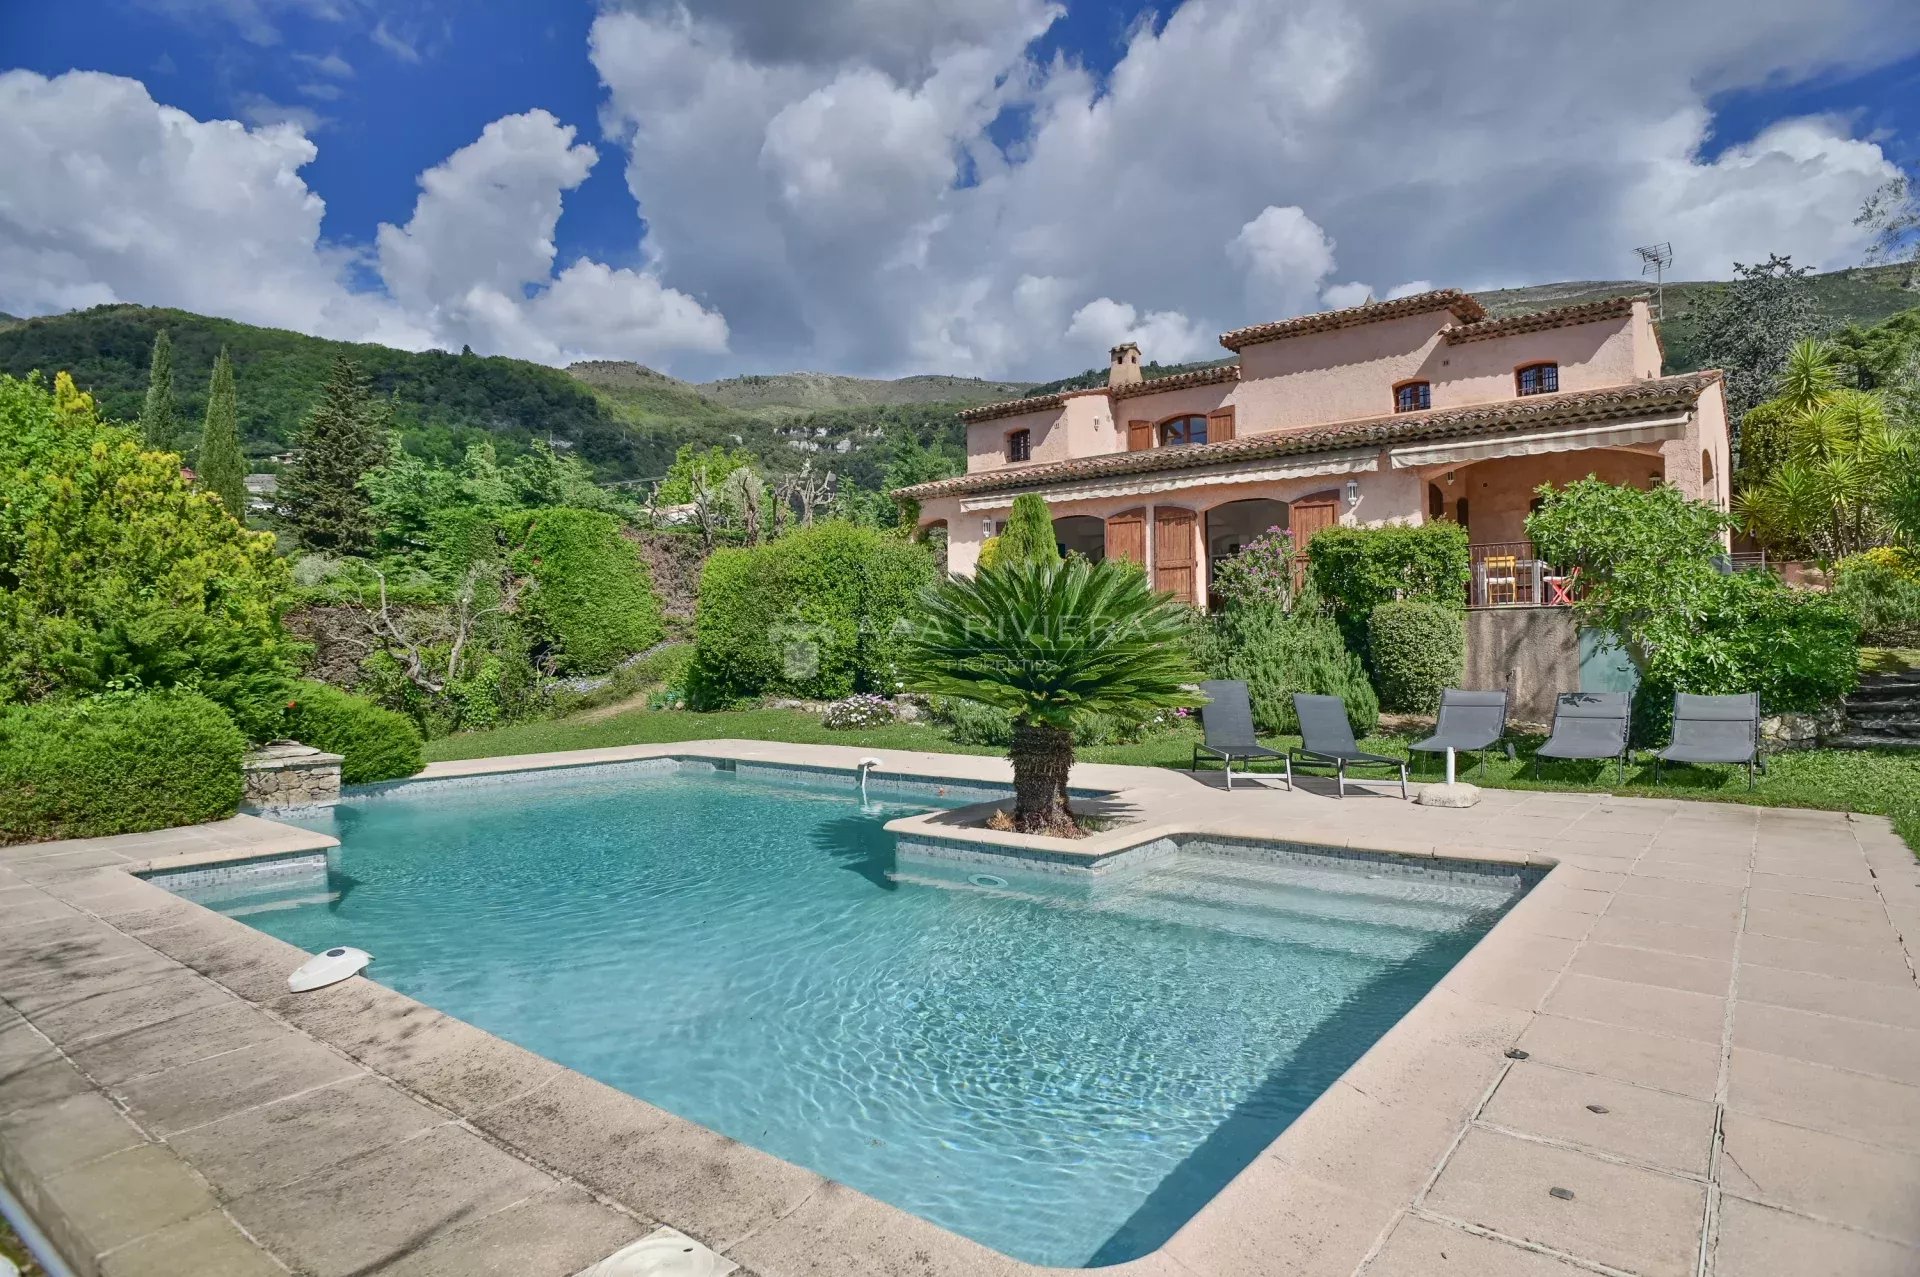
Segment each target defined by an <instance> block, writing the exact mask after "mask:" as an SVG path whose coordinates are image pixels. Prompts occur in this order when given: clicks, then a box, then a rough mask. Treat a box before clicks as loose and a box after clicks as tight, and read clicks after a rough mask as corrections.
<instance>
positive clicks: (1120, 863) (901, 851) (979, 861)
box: [893, 834, 1179, 875]
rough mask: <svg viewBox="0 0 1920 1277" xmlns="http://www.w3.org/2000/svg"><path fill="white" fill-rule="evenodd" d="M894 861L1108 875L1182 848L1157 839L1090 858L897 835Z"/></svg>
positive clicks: (1038, 849)
mask: <svg viewBox="0 0 1920 1277" xmlns="http://www.w3.org/2000/svg"><path fill="white" fill-rule="evenodd" d="M893 849H894V858H895V860H896V861H897V860H899V859H900V858H901V857H903V856H905V857H909V858H913V859H919V860H932V861H946V862H949V863H953V864H964V865H977V866H981V867H983V868H990V867H992V866H995V865H999V866H1001V867H1003V868H1004V867H1007V866H1009V864H1010V862H1011V864H1012V865H1013V866H1015V867H1017V868H1020V869H1025V870H1032V871H1035V872H1039V873H1055V874H1093V875H1104V874H1110V873H1114V872H1117V871H1120V870H1131V869H1144V868H1146V867H1148V866H1149V865H1153V864H1157V863H1158V862H1160V861H1162V860H1165V859H1167V858H1168V857H1170V856H1172V855H1173V854H1174V853H1175V852H1176V851H1178V850H1179V848H1178V847H1177V846H1176V845H1175V843H1174V840H1173V839H1172V838H1154V839H1150V840H1148V841H1146V842H1139V843H1135V844H1134V845H1133V846H1131V847H1123V848H1121V849H1120V850H1118V851H1115V852H1113V853H1111V854H1109V855H1105V856H1099V857H1089V856H1087V855H1085V854H1082V853H1078V852H1071V851H1051V850H1048V849H1046V848H1043V847H1008V846H1002V845H1000V844H993V843H981V842H974V841H969V840H962V839H958V838H934V837H930V836H928V835H925V834H896V835H894V848H893Z"/></svg>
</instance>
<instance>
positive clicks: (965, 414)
mask: <svg viewBox="0 0 1920 1277" xmlns="http://www.w3.org/2000/svg"><path fill="white" fill-rule="evenodd" d="M1106 393H1107V388H1106V387H1105V386H1090V387H1088V388H1087V389H1085V390H1059V391H1055V392H1054V393H1053V394H1050V395H1029V396H1028V397H1027V398H1025V399H1002V400H1001V401H1000V402H999V403H986V404H981V405H980V406H979V407H977V408H963V409H961V410H960V412H958V413H957V414H955V415H956V416H958V417H959V418H960V420H962V421H965V422H975V421H992V420H994V419H995V418H998V417H1018V416H1020V415H1021V414H1022V413H1027V412H1039V411H1040V410H1041V409H1043V408H1058V407H1059V406H1060V405H1061V404H1063V403H1065V402H1066V401H1067V400H1069V399H1077V398H1079V397H1080V396H1081V395H1104V394H1106Z"/></svg>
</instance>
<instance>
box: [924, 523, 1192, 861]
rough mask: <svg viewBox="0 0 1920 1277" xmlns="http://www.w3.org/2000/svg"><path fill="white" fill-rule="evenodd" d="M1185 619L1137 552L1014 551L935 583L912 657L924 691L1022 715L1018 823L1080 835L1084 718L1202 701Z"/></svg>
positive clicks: (1023, 828)
mask: <svg viewBox="0 0 1920 1277" xmlns="http://www.w3.org/2000/svg"><path fill="white" fill-rule="evenodd" d="M1186 629H1187V619H1186V614H1185V609H1184V608H1183V607H1182V606H1181V605H1180V604H1179V603H1177V602H1175V601H1173V600H1172V599H1170V598H1168V597H1166V596H1164V595H1160V594H1156V593H1154V592H1153V590H1152V588H1151V587H1150V586H1149V585H1148V584H1147V579H1146V576H1145V574H1144V573H1142V572H1141V571H1140V570H1139V568H1137V567H1135V566H1134V565H1132V564H1130V563H1125V562H1121V561H1117V560H1108V561H1106V562H1103V563H1088V562H1087V561H1086V560H1085V559H1082V558H1079V557H1078V556H1075V557H1074V558H1072V559H1070V560H1068V561H1067V562H1066V563H1054V564H1045V563H1031V562H1029V563H1011V564H1006V565H1003V566H998V567H992V568H987V569H983V570H982V571H981V572H980V573H979V574H978V575H977V576H975V577H974V578H973V579H971V580H966V579H960V578H956V579H953V580H949V581H947V582H945V583H944V584H942V585H939V586H937V587H935V588H934V589H933V590H932V591H930V592H929V594H928V596H927V604H926V615H925V617H924V619H923V622H922V624H921V625H920V627H919V628H918V629H917V630H916V631H915V632H914V633H913V634H912V635H911V636H910V637H909V638H908V639H907V640H906V642H905V644H904V652H903V654H902V661H901V664H902V669H903V672H904V673H905V675H906V680H907V686H908V687H909V688H910V689H911V690H913V691H916V692H923V693H926V694H929V695H934V696H953V697H958V698H961V699H963V700H970V701H977V702H979V703H981V704H983V705H991V706H993V707H995V708H997V709H1003V710H1006V711H1007V712H1008V713H1010V714H1011V715H1013V744H1012V748H1011V749H1010V750H1009V751H1008V754H1009V757H1010V758H1011V759H1012V760H1013V789H1014V817H1013V819H1014V827H1015V828H1016V829H1018V830H1019V831H1020V832H1022V833H1032V834H1060V835H1071V834H1073V833H1075V832H1077V827H1076V826H1075V824H1074V820H1073V809H1072V806H1071V804H1070V803H1069V802H1068V800H1067V773H1068V772H1069V770H1071V768H1072V767H1073V761H1074V755H1073V728H1074V723H1075V720H1076V719H1078V718H1079V717H1080V716H1082V715H1084V714H1088V713H1096V712H1098V713H1128V712H1138V711H1141V710H1146V709H1161V708H1167V707H1170V706H1176V705H1191V704H1194V703H1195V701H1196V700H1197V698H1196V697H1195V696H1194V695H1193V694H1192V693H1190V692H1189V691H1187V690H1186V689H1187V685H1189V684H1191V683H1193V682H1194V681H1195V680H1197V679H1198V678H1199V677H1200V676H1199V674H1198V673H1197V672H1195V670H1194V669H1193V668H1192V664H1191V660H1190V658H1189V656H1188V653H1187V643H1186Z"/></svg>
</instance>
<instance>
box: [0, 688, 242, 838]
mask: <svg viewBox="0 0 1920 1277" xmlns="http://www.w3.org/2000/svg"><path fill="white" fill-rule="evenodd" d="M246 747H247V743H246V740H245V738H244V737H242V736H241V734H240V730H239V729H238V728H236V727H235V726H234V725H233V722H232V720H231V719H229V718H228V717H227V714H226V711H224V710H222V709H221V708H220V707H219V706H218V705H215V704H214V703H213V702H212V701H210V700H208V699H206V698H205V697H204V696H199V695H196V694H194V693H191V692H179V691H160V692H139V693H114V694H112V695H108V696H100V697H94V698H91V699H87V700H77V701H42V702H40V703H38V704H35V705H10V706H7V707H5V708H0V842H27V841H33V840H36V839H48V838H97V837H103V836H105V835H109V834H130V833H140V832H142V831H145V830H149V829H165V828H168V827H170V826H174V825H197V824H201V823H203V822H205V821H209V820H224V819H225V818H226V817H228V816H231V815H233V813H234V812H235V811H236V810H238V809H239V806H240V794H241V782H240V756H241V755H242V754H243V753H244V752H245V751H246Z"/></svg>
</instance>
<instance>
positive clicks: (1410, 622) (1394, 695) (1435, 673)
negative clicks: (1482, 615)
mask: <svg viewBox="0 0 1920 1277" xmlns="http://www.w3.org/2000/svg"><path fill="white" fill-rule="evenodd" d="M1367 639H1368V648H1369V650H1370V651H1371V652H1372V654H1373V681H1374V687H1375V689H1376V690H1378V691H1379V693H1380V708H1382V709H1385V710H1390V711H1392V712H1394V713H1398V714H1431V713H1435V712H1437V711H1438V710H1439V707H1440V693H1441V691H1442V690H1443V689H1445V688H1449V687H1458V686H1459V685H1460V680H1461V677H1462V675H1463V674H1464V673H1465V671H1466V663H1467V635H1466V626H1465V623H1464V622H1463V621H1462V619H1461V616H1460V613H1458V612H1456V611H1454V610H1453V609H1452V608H1445V607H1441V606H1440V605H1439V604H1437V603H1418V602H1407V603H1382V604H1381V605H1380V606H1379V607H1376V608H1375V609H1373V615H1372V616H1371V617H1369V618H1368V620H1367Z"/></svg>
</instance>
